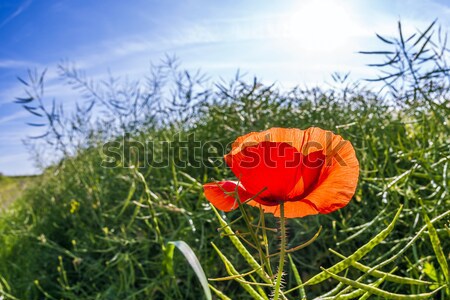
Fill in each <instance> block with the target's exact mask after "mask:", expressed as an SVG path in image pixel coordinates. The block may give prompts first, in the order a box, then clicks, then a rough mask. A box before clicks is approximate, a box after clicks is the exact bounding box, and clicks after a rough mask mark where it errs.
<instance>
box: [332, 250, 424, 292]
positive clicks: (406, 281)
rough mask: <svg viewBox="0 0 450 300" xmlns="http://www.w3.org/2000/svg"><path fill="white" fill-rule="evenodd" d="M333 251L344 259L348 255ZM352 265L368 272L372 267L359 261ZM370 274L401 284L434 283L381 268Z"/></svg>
mask: <svg viewBox="0 0 450 300" xmlns="http://www.w3.org/2000/svg"><path fill="white" fill-rule="evenodd" d="M329 250H330V252H331V253H333V254H335V255H337V256H339V257H340V258H342V259H346V258H347V257H346V256H344V255H342V254H340V253H339V252H337V251H335V250H333V249H329ZM352 267H355V268H357V269H358V270H360V271H362V272H364V273H367V272H369V270H370V269H371V268H370V267H368V266H365V265H363V264H362V263H359V262H357V261H354V262H352ZM370 275H372V276H375V277H379V278H385V279H386V280H387V281H391V282H395V283H400V284H415V285H427V284H432V282H429V281H424V280H419V279H413V278H408V277H401V276H397V275H393V274H389V273H385V272H382V271H379V270H373V271H371V272H370Z"/></svg>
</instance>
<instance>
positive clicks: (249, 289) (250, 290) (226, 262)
mask: <svg viewBox="0 0 450 300" xmlns="http://www.w3.org/2000/svg"><path fill="white" fill-rule="evenodd" d="M211 245H212V246H213V248H214V249H215V250H216V252H217V254H219V257H220V259H221V260H222V262H223V263H224V265H225V268H226V269H227V272H228V274H229V275H230V276H236V275H239V272H238V271H237V270H236V269H235V267H234V266H233V264H232V263H231V262H230V261H229V260H228V258H227V257H226V256H225V255H223V253H222V252H221V251H220V250H219V248H217V246H216V245H215V244H214V243H211ZM236 281H237V282H239V284H240V285H241V286H242V287H243V288H244V290H246V291H247V293H249V294H250V296H252V297H253V298H254V299H257V300H265V299H264V298H263V297H262V296H261V295H260V294H258V292H257V291H255V289H254V288H253V287H251V286H250V285H249V284H247V283H244V282H242V281H241V280H239V279H236Z"/></svg>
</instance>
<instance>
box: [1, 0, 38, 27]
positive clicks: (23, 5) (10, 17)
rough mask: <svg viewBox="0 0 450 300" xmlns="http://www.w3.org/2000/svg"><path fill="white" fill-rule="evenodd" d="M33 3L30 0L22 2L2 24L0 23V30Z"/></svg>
mask: <svg viewBox="0 0 450 300" xmlns="http://www.w3.org/2000/svg"><path fill="white" fill-rule="evenodd" d="M31 2H33V1H32V0H26V1H25V2H23V3H22V4H21V5H20V6H19V7H18V8H17V9H16V10H15V11H14V12H13V13H12V14H10V15H9V16H8V17H7V18H6V19H5V20H3V22H2V23H0V28H2V27H3V26H5V25H6V24H8V23H9V22H11V21H12V20H13V19H14V18H15V17H17V16H18V15H20V14H21V13H22V12H24V11H25V10H26V9H27V8H28V7H29V6H30V4H31Z"/></svg>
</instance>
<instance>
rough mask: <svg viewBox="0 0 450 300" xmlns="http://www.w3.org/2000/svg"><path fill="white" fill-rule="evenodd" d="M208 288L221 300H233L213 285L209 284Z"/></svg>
mask: <svg viewBox="0 0 450 300" xmlns="http://www.w3.org/2000/svg"><path fill="white" fill-rule="evenodd" d="M208 286H209V288H210V289H211V290H212V291H213V292H214V294H216V296H217V297H219V299H220V300H232V299H231V298H229V297H228V296H227V295H225V294H224V293H222V292H221V291H219V290H218V289H216V288H215V287H213V286H212V285H211V284H209V285H208Z"/></svg>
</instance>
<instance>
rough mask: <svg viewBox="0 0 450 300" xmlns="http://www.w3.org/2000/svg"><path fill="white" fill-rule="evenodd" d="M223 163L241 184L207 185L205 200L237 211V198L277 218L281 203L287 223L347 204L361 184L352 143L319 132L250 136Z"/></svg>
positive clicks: (273, 130)
mask: <svg viewBox="0 0 450 300" xmlns="http://www.w3.org/2000/svg"><path fill="white" fill-rule="evenodd" d="M224 158H225V161H226V163H227V164H228V166H229V167H230V168H231V170H232V171H233V173H234V174H235V175H236V177H237V178H238V179H239V181H221V182H214V183H207V184H205V185H203V189H204V192H205V196H206V198H207V199H208V200H209V201H210V202H211V203H212V204H213V205H214V206H215V207H217V208H218V209H220V210H223V211H231V210H233V209H236V208H237V207H238V203H237V200H236V199H239V201H241V202H246V203H247V204H249V205H252V206H261V207H262V208H263V210H264V211H265V212H269V213H272V214H274V215H275V216H277V217H278V216H280V211H279V204H280V203H281V202H284V210H285V213H284V214H285V216H286V217H287V218H297V217H304V216H307V215H314V214H318V213H321V214H326V213H330V212H332V211H335V210H337V209H339V208H341V207H344V206H345V205H347V203H348V202H349V201H350V199H351V198H352V196H353V194H354V193H355V189H356V185H357V183H358V175H359V164H358V159H357V158H356V155H355V151H354V149H353V147H352V145H351V144H350V142H349V141H346V140H344V139H343V138H342V137H341V136H339V135H335V134H333V133H332V132H331V131H325V130H323V129H320V128H317V127H312V128H308V129H306V130H300V129H295V128H271V129H269V130H266V131H262V132H251V133H249V134H247V135H244V136H241V137H239V138H237V139H236V141H235V142H234V143H233V145H232V149H231V152H230V153H228V154H226V155H225V156H224ZM235 192H237V195H236V194H235ZM237 196H238V197H237ZM249 199H250V200H249Z"/></svg>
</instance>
